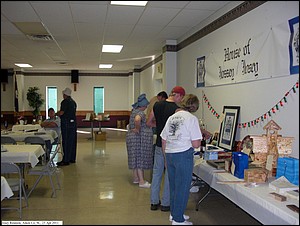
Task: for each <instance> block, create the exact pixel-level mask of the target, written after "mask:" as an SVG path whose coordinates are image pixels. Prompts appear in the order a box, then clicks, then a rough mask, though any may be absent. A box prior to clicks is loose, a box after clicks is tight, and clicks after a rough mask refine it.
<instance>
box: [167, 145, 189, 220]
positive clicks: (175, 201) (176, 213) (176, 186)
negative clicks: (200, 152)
mask: <svg viewBox="0 0 300 226" xmlns="http://www.w3.org/2000/svg"><path fill="white" fill-rule="evenodd" d="M193 153H194V148H190V149H188V150H187V151H184V152H179V153H172V154H170V153H166V160H167V169H168V174H169V182H170V210H171V215H172V217H173V220H174V221H176V222H184V218H183V214H184V211H185V209H186V206H187V203H188V199H189V194H190V188H191V182H192V174H193V167H194V155H193Z"/></svg>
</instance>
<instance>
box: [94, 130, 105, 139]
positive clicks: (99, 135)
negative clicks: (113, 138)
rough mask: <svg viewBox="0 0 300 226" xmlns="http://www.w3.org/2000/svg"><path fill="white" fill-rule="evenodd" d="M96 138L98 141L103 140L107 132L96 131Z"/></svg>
mask: <svg viewBox="0 0 300 226" xmlns="http://www.w3.org/2000/svg"><path fill="white" fill-rule="evenodd" d="M95 140H96V141H103V140H106V132H99V131H97V132H95Z"/></svg>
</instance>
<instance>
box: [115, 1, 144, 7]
mask: <svg viewBox="0 0 300 226" xmlns="http://www.w3.org/2000/svg"><path fill="white" fill-rule="evenodd" d="M147 2H148V1H110V4H112V5H134V6H145V5H147Z"/></svg>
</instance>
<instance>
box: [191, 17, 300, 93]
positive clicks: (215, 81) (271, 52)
mask: <svg viewBox="0 0 300 226" xmlns="http://www.w3.org/2000/svg"><path fill="white" fill-rule="evenodd" d="M234 37H237V36H234ZM241 37H243V39H241ZM237 38H238V37H237ZM290 65H291V66H290ZM295 73H299V17H296V18H293V19H291V20H289V21H287V22H286V23H282V24H279V25H277V26H275V27H271V28H270V29H268V30H266V31H264V32H261V33H258V34H251V36H248V37H244V36H243V35H241V36H240V38H239V40H232V41H230V42H227V43H225V44H224V43H223V42H222V43H215V44H214V45H213V49H212V50H210V52H209V53H208V54H203V55H202V56H201V57H198V58H197V59H196V87H204V86H216V85H224V84H232V83H240V82H248V81H253V80H259V79H268V78H271V77H276V76H278V77H279V76H288V75H290V74H295Z"/></svg>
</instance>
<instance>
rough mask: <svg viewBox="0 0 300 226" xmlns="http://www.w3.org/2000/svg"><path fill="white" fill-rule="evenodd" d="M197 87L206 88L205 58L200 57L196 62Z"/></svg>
mask: <svg viewBox="0 0 300 226" xmlns="http://www.w3.org/2000/svg"><path fill="white" fill-rule="evenodd" d="M196 84H197V85H196V87H204V86H205V56H202V57H198V58H197V61H196Z"/></svg>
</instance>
